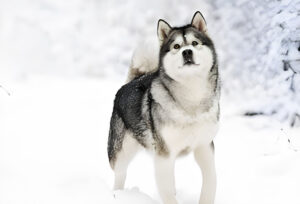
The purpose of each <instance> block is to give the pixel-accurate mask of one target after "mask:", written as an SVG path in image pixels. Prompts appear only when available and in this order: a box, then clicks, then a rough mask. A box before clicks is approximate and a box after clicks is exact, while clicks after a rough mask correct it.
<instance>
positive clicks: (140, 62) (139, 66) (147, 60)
mask: <svg viewBox="0 0 300 204" xmlns="http://www.w3.org/2000/svg"><path fill="white" fill-rule="evenodd" d="M158 46H159V45H158V42H156V41H146V42H144V43H142V44H140V45H139V46H138V47H137V48H136V49H135V51H134V52H133V56H132V59H131V64H130V68H129V71H128V75H127V80H126V83H128V82H130V81H131V80H133V79H135V78H138V77H140V76H142V75H144V74H147V73H152V72H155V71H156V70H157V69H158V59H159V47H158Z"/></svg>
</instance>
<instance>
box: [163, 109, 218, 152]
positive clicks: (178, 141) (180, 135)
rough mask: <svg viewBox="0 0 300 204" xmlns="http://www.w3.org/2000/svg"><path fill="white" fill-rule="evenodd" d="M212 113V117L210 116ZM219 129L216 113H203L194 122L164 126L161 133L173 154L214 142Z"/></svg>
mask: <svg viewBox="0 0 300 204" xmlns="http://www.w3.org/2000/svg"><path fill="white" fill-rule="evenodd" d="M209 115H210V117H209ZM217 131H218V122H217V121H216V115H213V114H212V113H211V112H208V113H203V116H199V117H198V118H197V119H195V122H192V123H173V122H172V123H170V124H167V125H165V126H163V127H162V129H161V132H160V135H161V137H162V138H163V139H164V141H165V143H166V145H167V148H168V150H169V152H170V154H171V155H174V156H177V155H179V154H181V153H185V152H189V151H192V150H194V149H195V148H196V147H197V146H199V145H205V144H209V143H211V142H212V140H213V138H214V136H215V135H216V133H217Z"/></svg>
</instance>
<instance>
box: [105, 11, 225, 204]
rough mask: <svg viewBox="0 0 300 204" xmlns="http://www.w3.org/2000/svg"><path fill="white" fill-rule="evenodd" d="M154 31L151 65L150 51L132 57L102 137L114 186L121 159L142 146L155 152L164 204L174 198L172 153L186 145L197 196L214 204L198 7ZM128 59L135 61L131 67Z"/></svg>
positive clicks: (209, 103) (211, 73)
mask: <svg viewBox="0 0 300 204" xmlns="http://www.w3.org/2000/svg"><path fill="white" fill-rule="evenodd" d="M157 35H158V39H159V44H160V51H159V56H157V60H156V59H153V63H152V64H151V59H152V58H151V57H150V56H149V58H147V56H146V58H145V59H133V62H132V64H133V66H132V67H131V69H130V71H129V76H128V83H127V84H125V85H124V86H122V87H121V88H120V90H119V91H118V92H117V94H116V98H115V101H114V108H113V113H112V117H111V121H110V131H109V137H108V157H109V162H110V165H111V167H112V169H113V170H114V172H115V183H114V189H123V187H124V183H125V178H126V171H127V167H128V164H129V162H130V161H131V160H132V158H133V157H134V155H135V154H136V153H137V151H138V150H139V149H140V147H144V148H146V149H148V150H151V151H152V152H153V153H154V154H153V155H154V165H155V177H156V183H157V187H158V191H159V194H160V196H161V198H162V200H163V203H165V204H175V203H177V201H176V198H175V181H174V180H175V178H174V163H175V160H176V158H177V157H178V156H181V155H185V154H188V153H189V152H193V154H194V156H195V160H196V162H197V164H198V165H199V166H200V168H201V170H202V178H203V185H202V191H201V196H200V201H199V203H200V204H213V203H214V199H215V192H216V172H215V162H214V144H213V139H214V137H215V135H216V133H217V130H218V123H219V114H220V108H219V96H220V83H219V73H218V63H217V56H216V52H215V48H214V45H213V42H212V40H211V39H210V37H209V36H208V34H207V30H206V22H205V20H204V18H203V16H202V14H201V13H200V12H199V11H198V12H196V13H195V14H194V17H193V19H192V22H191V24H188V25H185V26H182V27H171V26H170V25H169V24H168V23H167V22H166V21H164V20H159V21H158V26H157ZM140 52H142V51H140ZM134 60H138V61H139V64H140V65H138V67H137V66H134V64H135V63H134ZM143 61H145V63H144V64H143V63H142V62H143ZM149 61H150V63H149ZM156 61H158V63H157V64H155V62H156Z"/></svg>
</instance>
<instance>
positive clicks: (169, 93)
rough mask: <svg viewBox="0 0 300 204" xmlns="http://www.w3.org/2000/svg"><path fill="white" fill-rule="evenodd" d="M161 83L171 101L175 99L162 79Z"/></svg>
mask: <svg viewBox="0 0 300 204" xmlns="http://www.w3.org/2000/svg"><path fill="white" fill-rule="evenodd" d="M161 85H162V86H163V87H164V89H165V90H166V91H167V93H168V95H169V96H170V97H171V98H172V100H173V101H176V99H175V98H174V96H173V94H172V92H171V91H170V89H169V88H168V87H167V85H166V84H165V83H164V82H163V81H162V82H161Z"/></svg>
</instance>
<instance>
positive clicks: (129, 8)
mask: <svg viewBox="0 0 300 204" xmlns="http://www.w3.org/2000/svg"><path fill="white" fill-rule="evenodd" d="M299 6H300V3H299V1H297V0H282V1H277V0H269V1H260V0H253V1H245V0H237V1H228V0H215V1H207V0H202V1H199V0H190V1H189V3H186V2H185V1H180V0H165V1H160V0H152V1H140V0H131V1H122V2H121V1H117V0H110V1H100V0H76V1H74V0H73V1H61V0H10V1H3V0H0V45H1V46H0V204H27V203H30V204H32V203H45V204H46V203H57V204H60V203H74V204H77V203H80V204H81V203H85V204H86V203H87V204H90V203H98V204H99V203H104V204H118V203H119V204H121V203H122V204H123V203H131V204H134V203H137V204H142V203H160V198H159V196H158V193H157V191H156V186H155V181H154V171H153V162H152V158H151V157H150V156H149V155H148V154H147V153H145V152H141V153H140V154H139V155H138V156H137V157H136V158H135V159H134V161H133V162H132V164H131V165H130V167H129V170H128V179H127V182H126V189H125V190H124V191H116V192H114V191H112V190H111V189H112V183H113V172H112V170H111V169H110V167H109V164H108V158H107V153H106V144H107V137H108V126H109V120H110V114H111V111H112V103H113V98H114V94H115V92H116V91H117V89H118V88H119V87H120V86H121V85H122V84H123V82H124V81H125V78H126V76H125V75H126V73H127V70H128V67H129V65H130V59H131V56H132V53H133V51H134V49H135V47H136V45H137V44H141V42H143V43H144V42H145V41H146V40H145V39H147V40H148V39H150V40H149V41H150V43H151V42H155V40H156V23H157V21H158V19H159V18H162V19H165V20H167V22H168V23H170V24H171V25H173V26H177V25H182V24H184V23H188V22H190V20H191V18H192V15H193V13H194V12H195V11H196V10H200V11H201V12H202V13H203V15H204V16H205V18H206V21H207V23H208V25H207V26H208V32H209V33H210V35H211V36H212V38H213V40H214V41H215V44H216V48H217V52H218V55H219V61H220V63H219V64H220V72H221V74H222V104H221V112H222V114H221V128H220V131H219V134H218V136H217V138H216V139H215V143H216V145H215V146H216V160H217V161H216V163H217V174H218V190H217V197H216V204H250V203H251V204H253V203H257V204H282V203H288V204H299V203H300V196H299V183H300V175H299V172H300V137H299V136H300V129H299V127H296V126H297V125H295V127H294V128H290V127H289V125H290V122H291V120H293V117H294V116H296V115H295V114H297V113H298V114H299V112H300V111H299V107H300V106H299V103H300V102H299V101H300V98H299V93H300V92H299V87H300V86H299V84H300V76H299V71H300V70H299V67H300V66H299V45H300V44H299V42H300V39H299V36H300V33H299V26H300V25H299V22H300V21H299V9H300V7H299ZM152 39H154V41H151V40H152ZM153 44H154V43H153ZM149 52H151V50H149ZM284 62H288V63H289V64H284ZM284 68H286V69H287V70H286V71H283V69H284ZM245 111H257V112H261V111H262V112H264V113H265V114H266V115H268V116H255V117H244V116H243V114H244V113H245ZM296 124H298V126H299V125H300V118H299V119H298V122H297V121H296ZM176 186H177V198H178V200H179V203H185V204H190V203H197V200H198V197H199V192H200V189H201V175H200V170H199V168H198V167H197V165H196V164H195V162H194V161H193V157H192V156H191V155H189V156H188V157H185V158H182V159H179V160H178V161H177V163H176Z"/></svg>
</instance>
